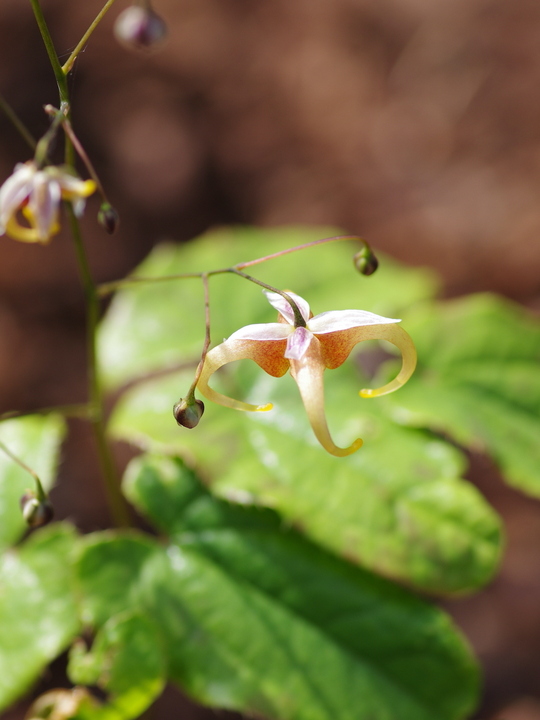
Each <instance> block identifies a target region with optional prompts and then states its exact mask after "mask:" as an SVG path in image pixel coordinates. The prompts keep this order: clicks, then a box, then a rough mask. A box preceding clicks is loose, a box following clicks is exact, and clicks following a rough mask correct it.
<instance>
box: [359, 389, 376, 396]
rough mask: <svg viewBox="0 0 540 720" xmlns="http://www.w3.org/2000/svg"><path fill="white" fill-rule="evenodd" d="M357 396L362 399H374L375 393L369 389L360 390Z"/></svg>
mask: <svg viewBox="0 0 540 720" xmlns="http://www.w3.org/2000/svg"><path fill="white" fill-rule="evenodd" d="M358 394H359V395H360V397H362V398H370V397H376V395H377V391H376V390H372V389H371V388H362V390H360V392H359V393H358Z"/></svg>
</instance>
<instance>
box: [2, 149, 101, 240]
mask: <svg viewBox="0 0 540 720" xmlns="http://www.w3.org/2000/svg"><path fill="white" fill-rule="evenodd" d="M95 189H96V184H95V182H94V181H93V180H81V179H80V178H78V177H76V176H75V175H72V174H71V173H70V172H68V171H67V170H65V169H63V168H60V167H55V166H49V167H45V168H43V169H41V170H40V169H38V167H37V165H36V164H35V162H34V161H33V160H30V161H29V162H27V163H24V164H21V163H19V164H18V165H17V166H16V167H15V170H14V172H13V174H12V175H11V176H10V177H9V178H8V179H7V180H6V181H5V183H4V184H3V185H2V187H1V188H0V235H3V234H4V233H5V234H6V235H9V236H10V237H12V238H14V239H15V240H20V241H21V242H30V243H33V242H38V243H43V244H46V243H48V242H49V240H50V239H51V237H52V236H53V235H56V233H57V232H58V231H59V230H60V224H59V222H58V215H59V208H60V202H61V201H62V200H69V201H71V202H72V203H73V209H74V211H75V214H76V215H77V216H80V215H81V214H82V212H83V210H84V206H85V200H86V198H87V197H88V196H89V195H91V194H92V193H93V192H94V190H95ZM19 213H21V214H22V216H23V217H24V218H25V220H26V221H27V223H28V225H21V223H20V221H19V217H18V216H19Z"/></svg>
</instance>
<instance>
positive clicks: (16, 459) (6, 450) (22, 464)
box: [0, 441, 45, 500]
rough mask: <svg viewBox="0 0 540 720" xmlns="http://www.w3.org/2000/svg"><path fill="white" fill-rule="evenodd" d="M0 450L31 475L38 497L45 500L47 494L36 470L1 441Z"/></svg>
mask: <svg viewBox="0 0 540 720" xmlns="http://www.w3.org/2000/svg"><path fill="white" fill-rule="evenodd" d="M0 450H1V451H2V452H3V453H5V454H6V455H7V456H8V458H10V459H11V460H13V462H14V463H16V464H17V465H18V466H19V467H21V468H22V469H23V470H25V471H26V472H27V473H29V474H30V475H31V476H32V477H33V478H34V480H35V483H36V489H37V493H38V497H39V499H40V500H43V499H44V498H45V493H44V491H43V487H42V485H41V481H40V479H39V476H38V474H37V472H36V471H35V470H32V468H31V467H29V466H28V465H27V464H26V463H25V462H23V461H22V460H21V458H20V457H18V456H17V455H15V453H12V452H11V450H10V449H9V448H8V447H7V446H6V445H4V443H3V442H1V441H0Z"/></svg>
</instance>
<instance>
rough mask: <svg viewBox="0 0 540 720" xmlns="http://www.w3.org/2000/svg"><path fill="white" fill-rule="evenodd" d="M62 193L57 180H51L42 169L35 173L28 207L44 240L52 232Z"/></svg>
mask: <svg viewBox="0 0 540 720" xmlns="http://www.w3.org/2000/svg"><path fill="white" fill-rule="evenodd" d="M61 194H62V193H61V190H60V185H59V183H58V182H57V181H56V180H51V179H50V178H49V177H48V176H47V174H46V173H44V172H41V171H40V172H37V173H36V174H35V177H34V181H33V183H32V193H31V194H30V200H29V202H28V209H29V210H30V211H31V212H32V215H33V216H34V220H35V223H36V226H37V230H38V233H39V236H40V238H41V239H42V240H46V239H47V238H48V237H49V236H50V234H51V230H52V227H53V225H54V222H55V220H56V215H57V213H58V205H59V204H60V197H61Z"/></svg>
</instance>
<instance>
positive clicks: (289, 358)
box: [198, 292, 416, 457]
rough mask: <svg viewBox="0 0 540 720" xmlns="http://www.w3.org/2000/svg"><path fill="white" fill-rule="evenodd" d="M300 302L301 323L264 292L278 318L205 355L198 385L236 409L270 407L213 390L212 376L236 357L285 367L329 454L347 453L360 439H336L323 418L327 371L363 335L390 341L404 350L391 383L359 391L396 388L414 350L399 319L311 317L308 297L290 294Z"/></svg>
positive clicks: (271, 368) (275, 372)
mask: <svg viewBox="0 0 540 720" xmlns="http://www.w3.org/2000/svg"><path fill="white" fill-rule="evenodd" d="M287 294H288V296H289V297H290V298H292V300H293V301H294V303H295V304H296V306H297V308H298V310H299V313H300V314H301V317H302V320H303V323H304V324H300V322H299V320H300V318H299V317H298V314H297V315H296V316H295V312H294V311H293V309H292V307H291V305H290V304H289V302H288V301H287V300H286V299H285V298H284V297H282V296H281V295H278V294H277V293H273V292H266V296H267V298H268V300H269V302H270V304H271V305H272V306H273V307H274V308H276V310H277V311H278V313H279V316H278V322H276V323H265V324H256V325H246V327H243V328H240V330H237V331H236V332H235V333H233V334H232V335H231V336H230V337H229V338H228V339H227V340H225V341H224V342H223V343H221V345H218V346H217V347H215V348H213V349H212V350H210V352H209V353H208V354H207V356H206V358H205V361H204V364H203V368H202V372H201V376H200V378H199V381H198V388H199V390H200V391H201V393H202V394H203V395H204V396H205V397H206V398H208V400H212V401H213V402H216V403H219V404H220V405H225V406H226V407H230V408H234V409H236V410H249V411H258V410H271V409H272V404H267V405H250V404H248V403H245V402H241V401H240V400H234V399H233V398H230V397H227V396H226V395H222V394H221V393H218V392H216V391H215V390H213V389H212V388H211V387H210V386H209V385H208V381H209V379H210V377H211V375H213V374H214V373H215V372H216V370H218V369H219V368H220V367H222V366H223V365H226V364H227V363H230V362H233V361H234V360H242V359H251V360H254V361H255V362H256V363H257V364H258V365H259V366H260V367H261V368H262V369H263V370H264V371H265V372H267V373H268V374H269V375H272V376H273V377H282V376H283V375H284V374H285V373H286V372H287V370H289V371H290V373H291V375H292V377H293V378H294V380H295V381H296V383H297V385H298V389H299V390H300V395H301V397H302V401H303V403H304V407H305V409H306V412H307V415H308V418H309V422H310V424H311V427H312V429H313V432H314V433H315V437H316V438H317V440H318V441H319V442H320V443H321V445H322V446H323V447H324V449H325V450H327V451H328V452H329V453H330V454H331V455H335V456H337V457H344V456H345V455H350V454H352V453H354V452H356V450H358V449H359V448H360V447H361V445H362V440H361V439H360V438H358V439H357V440H355V441H354V442H353V443H352V444H351V445H350V446H349V447H346V448H341V447H338V446H337V445H335V444H334V442H333V440H332V438H331V436H330V432H329V430H328V425H327V422H326V417H325V410H324V384H323V374H324V371H325V370H326V369H329V370H333V369H335V368H338V367H339V366H340V365H342V364H343V363H344V362H345V360H346V359H347V357H348V356H349V354H350V353H351V351H352V349H353V348H354V347H355V345H357V344H358V343H359V342H362V341H364V340H387V341H388V342H390V343H392V344H393V345H395V346H396V347H397V348H398V349H399V350H400V351H401V354H402V366H401V370H400V371H399V373H398V375H397V376H396V377H395V378H394V380H392V381H391V382H389V383H387V384H386V385H383V386H382V387H380V388H377V389H363V390H360V396H361V397H364V398H370V397H371V398H372V397H377V396H380V395H386V394H387V393H390V392H393V391H394V390H397V389H398V388H399V387H401V386H402V385H404V384H405V383H406V382H407V380H408V379H409V378H410V376H411V375H412V373H413V372H414V369H415V367H416V350H415V347H414V345H413V342H412V340H411V338H410V337H409V335H408V334H407V333H406V332H405V331H404V330H403V329H402V328H401V327H400V326H399V324H398V323H399V322H400V320H395V319H392V318H385V317H382V316H380V315H375V314H374V313H371V312H367V311H365V310H334V311H330V312H323V313H321V314H320V315H316V316H315V317H313V315H312V313H311V312H310V308H309V305H308V303H307V302H306V300H304V299H303V298H301V297H300V296H299V295H296V294H295V293H292V292H289V293H287Z"/></svg>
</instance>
